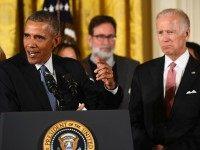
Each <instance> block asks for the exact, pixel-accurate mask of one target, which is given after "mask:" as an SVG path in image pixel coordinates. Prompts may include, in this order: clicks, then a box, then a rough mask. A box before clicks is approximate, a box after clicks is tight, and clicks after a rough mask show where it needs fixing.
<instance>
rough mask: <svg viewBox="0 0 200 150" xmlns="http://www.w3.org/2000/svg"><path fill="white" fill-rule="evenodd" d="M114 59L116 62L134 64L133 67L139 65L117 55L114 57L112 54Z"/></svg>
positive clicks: (133, 60)
mask: <svg viewBox="0 0 200 150" xmlns="http://www.w3.org/2000/svg"><path fill="white" fill-rule="evenodd" d="M114 59H115V60H116V61H119V62H123V63H127V64H134V65H138V64H140V62H139V61H137V60H135V59H132V58H128V57H123V56H119V55H116V54H114Z"/></svg>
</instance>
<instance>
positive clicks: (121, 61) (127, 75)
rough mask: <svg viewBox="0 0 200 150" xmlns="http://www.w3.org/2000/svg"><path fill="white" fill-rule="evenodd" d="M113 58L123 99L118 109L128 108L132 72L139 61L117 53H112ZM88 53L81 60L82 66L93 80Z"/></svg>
mask: <svg viewBox="0 0 200 150" xmlns="http://www.w3.org/2000/svg"><path fill="white" fill-rule="evenodd" d="M114 60H115V65H116V66H115V67H116V72H115V73H116V76H117V81H116V82H117V83H118V84H119V85H120V86H121V88H122V90H123V100H122V103H121V105H120V106H119V109H128V104H129V100H130V87H131V81H132V77H133V74H134V70H135V68H136V66H137V65H139V62H138V61H136V60H133V59H129V58H126V57H121V56H118V55H114ZM89 61H90V55H89V56H88V57H86V58H85V59H84V60H83V61H82V64H83V67H84V68H85V71H86V73H87V74H88V75H89V77H90V78H92V79H93V80H94V81H95V79H94V77H93V75H92V73H93V72H94V70H93V69H92V68H91V66H90V63H89ZM113 71H114V70H113ZM99 86H100V87H101V88H104V87H103V85H99Z"/></svg>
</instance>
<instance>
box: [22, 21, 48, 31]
mask: <svg viewBox="0 0 200 150" xmlns="http://www.w3.org/2000/svg"><path fill="white" fill-rule="evenodd" d="M27 28H28V29H29V28H31V29H40V30H47V29H51V26H50V25H49V24H48V23H46V22H37V21H32V20H29V21H27V22H26V24H25V29H27Z"/></svg>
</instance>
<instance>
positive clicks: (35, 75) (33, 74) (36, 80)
mask: <svg viewBox="0 0 200 150" xmlns="http://www.w3.org/2000/svg"><path fill="white" fill-rule="evenodd" d="M23 63H24V64H23V65H22V66H23V67H22V68H21V70H22V72H23V74H24V80H25V82H27V83H28V85H29V87H30V89H31V91H32V93H33V97H34V98H35V99H34V101H38V102H39V103H40V104H41V106H42V107H43V108H44V109H45V110H51V107H50V103H49V100H48V97H47V94H46V90H45V88H44V86H43V84H42V82H41V80H40V73H39V72H38V71H37V69H36V67H35V66H34V65H31V64H29V63H28V62H27V60H26V61H24V62H23Z"/></svg>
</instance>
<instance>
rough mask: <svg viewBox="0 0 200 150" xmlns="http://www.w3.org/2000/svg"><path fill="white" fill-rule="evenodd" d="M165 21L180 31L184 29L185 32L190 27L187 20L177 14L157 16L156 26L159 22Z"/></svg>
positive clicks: (169, 13) (170, 13)
mask: <svg viewBox="0 0 200 150" xmlns="http://www.w3.org/2000/svg"><path fill="white" fill-rule="evenodd" d="M165 20H166V21H171V22H174V23H176V25H177V26H179V27H180V28H181V29H185V30H188V29H189V26H190V25H189V22H188V21H187V19H186V18H185V17H184V16H183V15H181V14H179V13H174V12H168V13H163V14H162V13H161V14H158V16H157V18H156V24H157V23H160V22H164V21H165Z"/></svg>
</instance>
